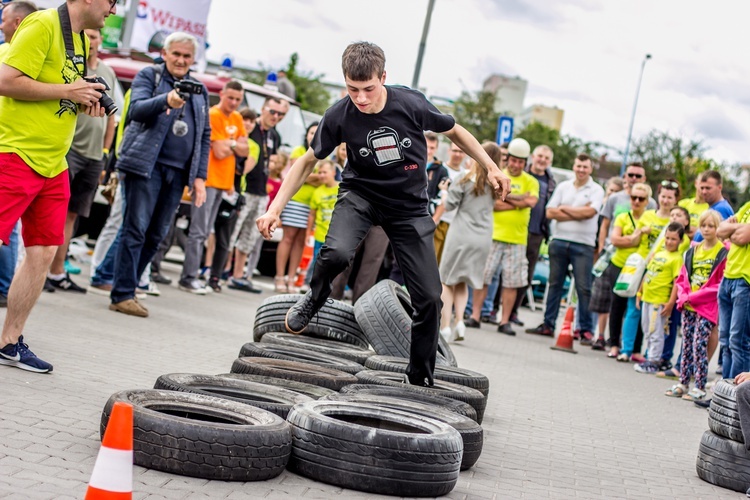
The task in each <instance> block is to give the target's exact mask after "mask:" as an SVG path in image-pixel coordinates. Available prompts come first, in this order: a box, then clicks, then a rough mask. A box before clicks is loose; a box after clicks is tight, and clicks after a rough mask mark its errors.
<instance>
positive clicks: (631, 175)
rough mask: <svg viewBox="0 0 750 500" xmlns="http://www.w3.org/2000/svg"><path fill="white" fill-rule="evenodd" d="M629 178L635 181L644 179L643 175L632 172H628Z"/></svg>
mask: <svg viewBox="0 0 750 500" xmlns="http://www.w3.org/2000/svg"><path fill="white" fill-rule="evenodd" d="M628 177H632V178H633V179H640V178H641V177H643V174H634V173H632V172H628Z"/></svg>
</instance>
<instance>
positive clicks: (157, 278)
mask: <svg viewBox="0 0 750 500" xmlns="http://www.w3.org/2000/svg"><path fill="white" fill-rule="evenodd" d="M151 281H153V282H154V283H158V284H160V285H171V284H172V278H167V277H166V276H164V275H163V274H161V273H151Z"/></svg>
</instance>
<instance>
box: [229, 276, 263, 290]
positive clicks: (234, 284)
mask: <svg viewBox="0 0 750 500" xmlns="http://www.w3.org/2000/svg"><path fill="white" fill-rule="evenodd" d="M227 286H228V287H229V288H231V289H232V290H242V291H243V292H250V293H261V292H263V289H261V288H258V287H257V286H255V285H253V282H252V281H250V280H247V279H245V278H239V279H237V278H229V279H228V280H227Z"/></svg>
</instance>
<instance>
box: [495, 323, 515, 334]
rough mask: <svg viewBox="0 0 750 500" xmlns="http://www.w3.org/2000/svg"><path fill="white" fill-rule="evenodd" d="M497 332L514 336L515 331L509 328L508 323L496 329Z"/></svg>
mask: <svg viewBox="0 0 750 500" xmlns="http://www.w3.org/2000/svg"><path fill="white" fill-rule="evenodd" d="M497 331H498V332H500V333H504V334H505V335H512V336H515V335H516V331H515V330H514V329H513V328H512V327H511V326H510V323H505V324H502V325H500V326H498V327H497Z"/></svg>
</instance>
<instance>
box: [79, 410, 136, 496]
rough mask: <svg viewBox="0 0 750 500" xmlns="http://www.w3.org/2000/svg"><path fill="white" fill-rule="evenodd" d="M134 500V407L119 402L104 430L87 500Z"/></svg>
mask: <svg viewBox="0 0 750 500" xmlns="http://www.w3.org/2000/svg"><path fill="white" fill-rule="evenodd" d="M132 498H133V407H132V406H131V405H129V404H127V403H123V402H121V401H118V402H116V403H115V404H114V406H113V407H112V414H111V415H110V418H109V423H108V424H107V430H106V431H104V439H102V447H101V448H100V449H99V455H97V457H96V463H95V464H94V472H92V473H91V481H89V489H88V490H87V491H86V500H126V499H127V500H131V499H132Z"/></svg>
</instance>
